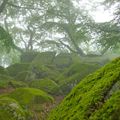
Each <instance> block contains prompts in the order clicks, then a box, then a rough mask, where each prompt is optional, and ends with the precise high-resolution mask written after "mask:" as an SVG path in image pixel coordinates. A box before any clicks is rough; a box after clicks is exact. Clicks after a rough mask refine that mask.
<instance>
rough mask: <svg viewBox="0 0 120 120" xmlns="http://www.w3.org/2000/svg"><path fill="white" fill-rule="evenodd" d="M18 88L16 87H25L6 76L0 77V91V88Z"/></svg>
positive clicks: (20, 82)
mask: <svg viewBox="0 0 120 120" xmlns="http://www.w3.org/2000/svg"><path fill="white" fill-rule="evenodd" d="M9 87H10V88H18V87H27V84H25V83H24V82H22V81H16V80H14V78H12V77H10V76H6V75H0V89H1V88H2V89H3V88H9Z"/></svg>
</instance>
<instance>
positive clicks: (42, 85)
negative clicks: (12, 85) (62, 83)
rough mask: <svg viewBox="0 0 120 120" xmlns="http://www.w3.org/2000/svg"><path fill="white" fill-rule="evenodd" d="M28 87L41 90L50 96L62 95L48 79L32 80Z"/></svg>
mask: <svg viewBox="0 0 120 120" xmlns="http://www.w3.org/2000/svg"><path fill="white" fill-rule="evenodd" d="M30 86H31V87H34V88H38V89H41V90H43V91H45V92H47V93H49V94H52V95H59V94H61V93H62V91H61V90H60V87H59V86H58V85H57V84H56V83H55V82H54V81H53V80H49V79H41V80H34V81H32V82H31V83H30Z"/></svg>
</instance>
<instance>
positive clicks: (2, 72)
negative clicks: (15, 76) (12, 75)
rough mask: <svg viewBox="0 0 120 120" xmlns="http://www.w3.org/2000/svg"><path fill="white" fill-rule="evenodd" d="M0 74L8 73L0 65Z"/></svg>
mask: <svg viewBox="0 0 120 120" xmlns="http://www.w3.org/2000/svg"><path fill="white" fill-rule="evenodd" d="M0 74H1V75H8V72H7V70H6V69H5V68H4V67H2V66H0Z"/></svg>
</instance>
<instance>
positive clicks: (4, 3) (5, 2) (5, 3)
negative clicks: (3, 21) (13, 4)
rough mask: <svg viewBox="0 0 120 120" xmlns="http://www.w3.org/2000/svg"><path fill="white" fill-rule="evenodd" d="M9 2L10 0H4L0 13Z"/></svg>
mask: <svg viewBox="0 0 120 120" xmlns="http://www.w3.org/2000/svg"><path fill="white" fill-rule="evenodd" d="M7 3H8V0H3V2H2V4H1V5H0V14H1V13H2V12H3V11H4V9H5V7H6V5H7Z"/></svg>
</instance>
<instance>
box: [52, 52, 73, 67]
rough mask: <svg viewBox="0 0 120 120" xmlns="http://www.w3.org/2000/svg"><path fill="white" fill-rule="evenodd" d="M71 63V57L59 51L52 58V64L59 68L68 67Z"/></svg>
mask: <svg viewBox="0 0 120 120" xmlns="http://www.w3.org/2000/svg"><path fill="white" fill-rule="evenodd" d="M71 63H72V58H71V56H70V54H68V53H60V54H58V55H57V56H56V57H55V59H54V64H55V65H56V66H57V67H59V68H65V67H68V66H69V65H70V64H71Z"/></svg>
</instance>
